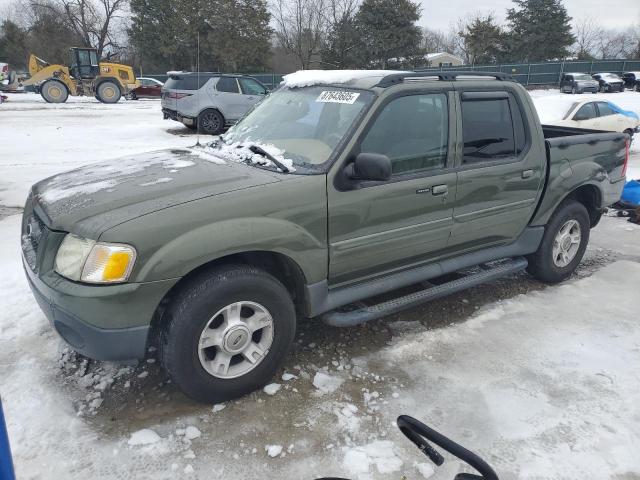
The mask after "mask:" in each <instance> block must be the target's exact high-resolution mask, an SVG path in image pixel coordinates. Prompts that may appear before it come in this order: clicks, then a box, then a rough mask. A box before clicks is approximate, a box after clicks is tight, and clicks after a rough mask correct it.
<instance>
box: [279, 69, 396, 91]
mask: <svg viewBox="0 0 640 480" xmlns="http://www.w3.org/2000/svg"><path fill="white" fill-rule="evenodd" d="M393 73H405V72H404V71H402V70H298V71H297V72H294V73H290V74H289V75H285V76H284V77H282V83H281V85H282V86H283V87H286V88H295V87H309V86H311V85H331V84H343V83H349V82H353V81H355V80H359V79H362V78H371V77H383V76H385V75H390V74H393Z"/></svg>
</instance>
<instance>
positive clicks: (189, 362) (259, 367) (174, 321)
mask: <svg viewBox="0 0 640 480" xmlns="http://www.w3.org/2000/svg"><path fill="white" fill-rule="evenodd" d="M165 315H166V324H165V326H164V328H163V330H162V332H161V334H160V339H161V341H160V354H161V360H162V365H163V366H164V368H165V369H166V371H167V372H168V373H169V375H170V377H171V379H172V380H173V382H175V384H176V385H178V387H179V388H180V389H181V390H182V391H183V392H184V393H185V394H187V395H188V396H189V397H191V398H193V399H194V400H197V401H200V402H205V403H216V402H222V401H226V400H230V399H233V398H237V397H240V396H242V395H245V394H247V393H250V392H252V391H254V390H256V389H259V388H261V387H263V386H264V385H265V384H266V383H268V382H269V380H270V379H271V378H272V377H273V375H274V374H275V372H276V370H277V369H278V368H279V367H280V365H281V364H282V362H283V360H284V358H285V356H286V354H287V351H288V350H289V347H290V345H291V343H292V341H293V338H294V335H295V327H296V315H295V308H294V306H293V302H292V300H291V297H290V295H289V292H288V291H287V289H286V288H285V287H284V286H283V285H282V284H281V283H280V282H279V281H278V280H277V279H275V278H274V277H272V276H271V275H269V274H268V273H266V272H264V271H262V270H259V269H256V268H253V267H250V266H244V265H235V266H228V267H223V268H218V269H216V270H213V271H210V272H204V273H202V274H200V275H198V276H196V277H194V278H193V279H191V280H190V281H189V282H188V283H187V284H186V285H185V286H184V287H183V288H182V290H181V291H180V293H179V294H178V295H177V296H176V298H175V299H174V300H173V302H172V303H171V305H170V306H169V308H168V310H167V312H166V314H165Z"/></svg>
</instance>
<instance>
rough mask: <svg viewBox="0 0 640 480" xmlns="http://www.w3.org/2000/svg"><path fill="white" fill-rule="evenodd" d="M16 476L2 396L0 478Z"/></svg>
mask: <svg viewBox="0 0 640 480" xmlns="http://www.w3.org/2000/svg"><path fill="white" fill-rule="evenodd" d="M15 478H16V476H15V473H14V472H13V460H12V459H11V448H10V447H9V435H8V434H7V424H6V423H5V421H4V411H3V410H2V399H1V398H0V480H15Z"/></svg>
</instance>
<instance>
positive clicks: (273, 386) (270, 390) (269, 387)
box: [262, 383, 282, 395]
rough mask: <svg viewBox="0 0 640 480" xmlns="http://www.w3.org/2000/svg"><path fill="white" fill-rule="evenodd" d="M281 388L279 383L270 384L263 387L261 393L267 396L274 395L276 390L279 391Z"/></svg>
mask: <svg viewBox="0 0 640 480" xmlns="http://www.w3.org/2000/svg"><path fill="white" fill-rule="evenodd" d="M281 387H282V385H280V384H279V383H270V384H269V385H267V386H265V387H264V388H263V389H262V391H263V392H264V393H266V394H267V395H275V394H276V393H278V390H280V388H281Z"/></svg>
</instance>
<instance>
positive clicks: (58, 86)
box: [40, 80, 69, 103]
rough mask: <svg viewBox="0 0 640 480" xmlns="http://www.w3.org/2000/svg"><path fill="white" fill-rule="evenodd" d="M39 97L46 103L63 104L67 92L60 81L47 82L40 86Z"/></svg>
mask: <svg viewBox="0 0 640 480" xmlns="http://www.w3.org/2000/svg"><path fill="white" fill-rule="evenodd" d="M40 95H42V98H44V99H45V101H46V102H47V103H64V102H66V101H67V98H69V90H67V87H66V85H65V84H64V83H62V82H61V81H60V80H47V81H46V82H44V83H43V84H42V85H40Z"/></svg>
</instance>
